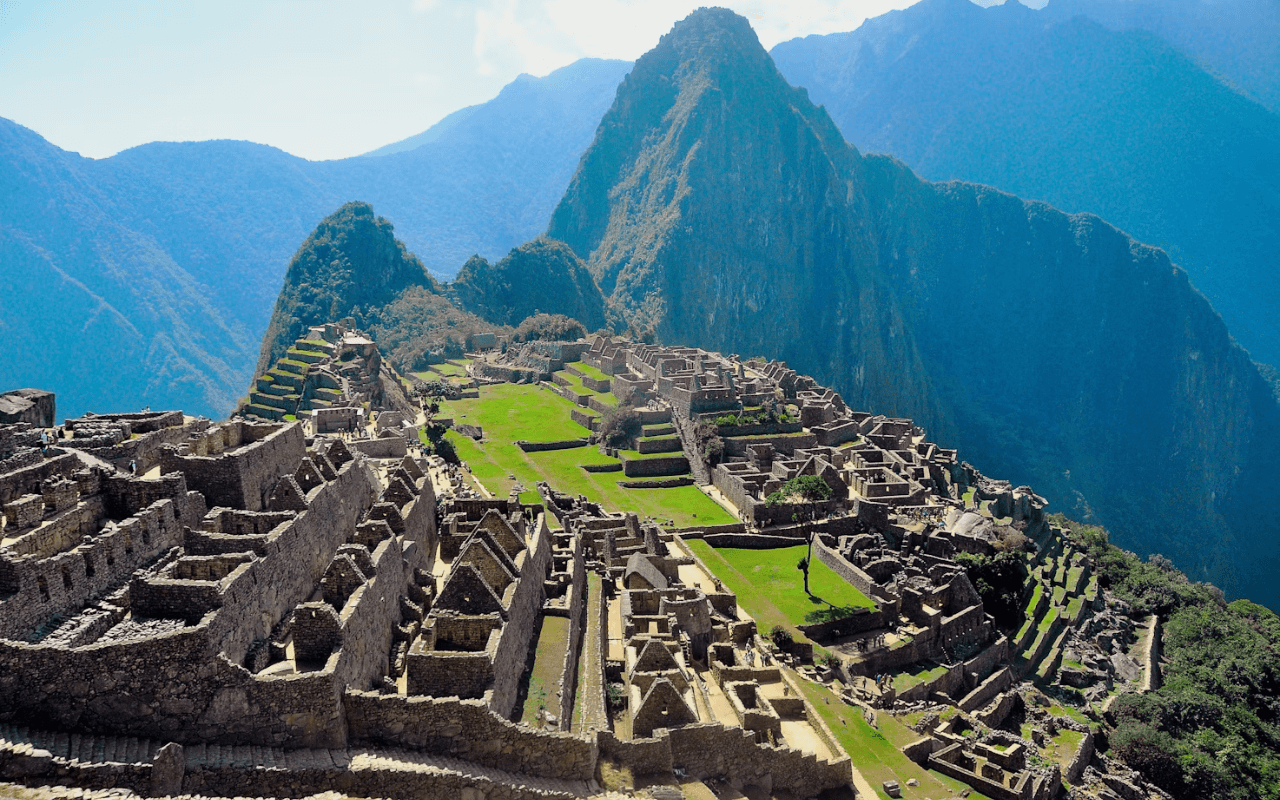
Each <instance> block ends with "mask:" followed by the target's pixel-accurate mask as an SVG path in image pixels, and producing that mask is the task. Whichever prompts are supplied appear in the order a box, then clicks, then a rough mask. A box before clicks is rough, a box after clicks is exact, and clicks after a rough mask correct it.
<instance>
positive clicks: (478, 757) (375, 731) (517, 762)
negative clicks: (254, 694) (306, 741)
mask: <svg viewBox="0 0 1280 800" xmlns="http://www.w3.org/2000/svg"><path fill="white" fill-rule="evenodd" d="M343 705H344V707H345V709H346V715H347V726H348V730H349V732H350V738H351V740H352V741H353V742H362V743H370V744H383V745H392V746H397V747H407V748H411V749H414V750H422V751H424V752H427V753H433V754H439V755H446V756H454V757H457V758H465V759H466V760H467V761H472V762H475V763H477V764H481V765H483V766H489V767H495V768H497V769H504V770H508V771H511V772H518V773H522V774H526V775H532V776H536V777H540V778H562V779H571V780H581V781H589V780H591V779H592V778H593V777H594V776H595V768H596V757H597V752H598V750H597V745H596V742H595V741H594V740H589V739H584V738H581V737H578V736H574V735H572V734H568V733H560V732H558V731H557V732H551V733H547V732H542V731H536V730H534V729H532V728H527V727H523V726H520V725H516V724H515V723H512V722H509V721H507V720H505V719H503V718H502V717H499V716H498V715H497V714H495V713H493V712H492V711H491V710H490V709H489V706H488V703H487V702H486V701H484V700H458V699H457V698H437V697H403V696H401V695H383V694H374V693H372V692H361V691H355V690H350V689H349V690H347V692H346V694H345V695H344V697H343Z"/></svg>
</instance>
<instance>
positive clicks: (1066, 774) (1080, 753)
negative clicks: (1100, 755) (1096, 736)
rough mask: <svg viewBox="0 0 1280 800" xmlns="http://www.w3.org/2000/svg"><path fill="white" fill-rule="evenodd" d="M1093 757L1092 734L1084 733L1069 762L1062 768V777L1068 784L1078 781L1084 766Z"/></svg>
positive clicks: (1082, 773) (1087, 764)
mask: <svg viewBox="0 0 1280 800" xmlns="http://www.w3.org/2000/svg"><path fill="white" fill-rule="evenodd" d="M1092 759H1093V734H1092V733H1086V734H1085V735H1084V738H1083V739H1081V740H1080V744H1079V745H1078V746H1077V747H1076V752H1075V755H1074V756H1072V758H1071V763H1070V764H1067V768H1066V769H1065V770H1063V773H1062V779H1063V780H1064V781H1066V782H1067V783H1070V784H1073V785H1074V784H1077V783H1079V782H1080V776H1082V775H1084V768H1085V767H1087V766H1089V761H1090V760H1092Z"/></svg>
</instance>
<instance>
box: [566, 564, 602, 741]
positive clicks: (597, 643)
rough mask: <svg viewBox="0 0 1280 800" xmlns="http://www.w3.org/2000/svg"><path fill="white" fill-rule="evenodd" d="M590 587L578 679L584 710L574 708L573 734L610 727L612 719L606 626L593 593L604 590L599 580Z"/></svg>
mask: <svg viewBox="0 0 1280 800" xmlns="http://www.w3.org/2000/svg"><path fill="white" fill-rule="evenodd" d="M587 585H588V586H589V587H590V588H589V589H588V593H587V630H586V632H585V633H584V635H583V637H582V647H583V650H582V652H583V661H582V673H583V674H582V675H581V676H579V677H578V682H579V684H580V685H581V686H582V708H581V710H579V709H574V714H573V718H574V722H575V725H574V731H573V732H574V733H578V734H581V733H585V732H586V731H589V730H593V729H594V730H598V731H602V730H608V728H609V717H608V714H607V713H606V712H605V708H604V661H603V654H602V653H601V649H602V647H603V637H602V636H601V634H602V632H603V631H602V629H601V626H602V625H604V624H606V623H605V620H604V619H602V617H603V615H602V614H601V613H600V602H599V598H597V597H596V596H595V594H594V593H595V592H599V591H601V585H600V578H599V577H596V576H588V577H587Z"/></svg>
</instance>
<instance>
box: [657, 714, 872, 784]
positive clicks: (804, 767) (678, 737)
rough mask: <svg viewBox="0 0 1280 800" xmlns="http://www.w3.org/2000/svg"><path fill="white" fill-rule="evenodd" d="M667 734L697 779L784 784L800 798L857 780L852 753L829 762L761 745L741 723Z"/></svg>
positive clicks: (676, 761) (676, 758)
mask: <svg viewBox="0 0 1280 800" xmlns="http://www.w3.org/2000/svg"><path fill="white" fill-rule="evenodd" d="M667 737H668V738H669V739H670V741H671V761H672V764H673V765H674V766H676V767H678V768H682V769H684V770H685V771H686V772H687V773H688V774H689V775H691V776H693V777H696V778H702V777H724V778H729V779H730V780H732V781H733V782H734V784H735V785H740V786H745V785H751V784H754V785H758V786H764V787H767V788H768V789H770V790H772V791H777V790H779V789H785V790H788V791H790V792H792V793H793V794H796V795H798V796H800V797H810V796H813V795H816V794H818V793H819V792H821V791H823V790H824V789H833V788H836V787H840V786H847V785H849V784H850V783H852V781H853V772H852V768H851V766H850V761H849V759H848V757H845V758H842V759H840V760H838V761H834V762H826V761H822V760H819V759H817V758H815V757H814V756H812V755H809V754H807V753H802V752H800V751H799V750H792V749H790V748H787V747H774V746H771V745H767V744H757V743H756V741H755V736H754V734H752V733H750V732H749V731H744V730H742V729H741V728H726V727H725V726H723V725H720V724H719V723H705V724H700V725H686V726H684V727H680V728H673V729H671V730H670V731H668V732H667ZM659 738H660V735H659Z"/></svg>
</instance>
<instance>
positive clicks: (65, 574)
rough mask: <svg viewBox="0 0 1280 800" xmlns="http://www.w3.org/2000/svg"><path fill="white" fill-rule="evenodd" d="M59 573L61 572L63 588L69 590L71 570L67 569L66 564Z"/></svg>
mask: <svg viewBox="0 0 1280 800" xmlns="http://www.w3.org/2000/svg"><path fill="white" fill-rule="evenodd" d="M61 572H62V586H63V588H65V589H70V588H71V570H69V569H67V565H66V564H63V565H62V568H61Z"/></svg>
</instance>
